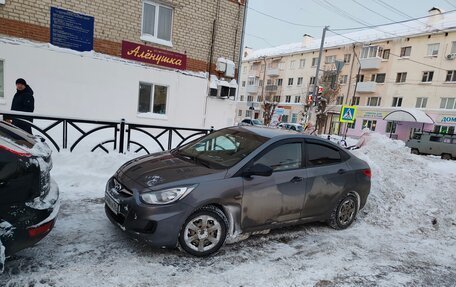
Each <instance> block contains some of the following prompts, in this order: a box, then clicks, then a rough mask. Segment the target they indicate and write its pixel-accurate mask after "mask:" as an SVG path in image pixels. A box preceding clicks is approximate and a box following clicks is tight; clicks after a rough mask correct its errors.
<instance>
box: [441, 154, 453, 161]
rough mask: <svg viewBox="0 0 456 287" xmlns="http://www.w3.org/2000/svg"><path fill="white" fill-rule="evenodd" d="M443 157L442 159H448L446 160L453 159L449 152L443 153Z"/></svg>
mask: <svg viewBox="0 0 456 287" xmlns="http://www.w3.org/2000/svg"><path fill="white" fill-rule="evenodd" d="M441 158H442V159H446V160H450V159H451V154H449V153H444V154H442V156H441Z"/></svg>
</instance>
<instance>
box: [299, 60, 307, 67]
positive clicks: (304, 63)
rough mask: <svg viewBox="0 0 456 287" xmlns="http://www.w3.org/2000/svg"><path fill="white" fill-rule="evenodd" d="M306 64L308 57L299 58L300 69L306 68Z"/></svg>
mask: <svg viewBox="0 0 456 287" xmlns="http://www.w3.org/2000/svg"><path fill="white" fill-rule="evenodd" d="M305 66H306V59H300V60H299V68H300V69H304V67H305Z"/></svg>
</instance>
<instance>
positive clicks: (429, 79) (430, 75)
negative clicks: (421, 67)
mask: <svg viewBox="0 0 456 287" xmlns="http://www.w3.org/2000/svg"><path fill="white" fill-rule="evenodd" d="M425 77H426V79H425ZM433 79H434V71H424V72H423V76H422V77H421V82H422V83H431V82H432V80H433Z"/></svg>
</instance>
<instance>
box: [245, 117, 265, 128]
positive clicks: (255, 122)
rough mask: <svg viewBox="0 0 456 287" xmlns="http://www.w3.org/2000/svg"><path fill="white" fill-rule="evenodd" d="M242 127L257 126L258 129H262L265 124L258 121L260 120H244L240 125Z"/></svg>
mask: <svg viewBox="0 0 456 287" xmlns="http://www.w3.org/2000/svg"><path fill="white" fill-rule="evenodd" d="M239 125H240V126H257V127H262V126H264V125H263V122H262V121H260V120H258V119H243V120H242V121H241V122H240V123H239Z"/></svg>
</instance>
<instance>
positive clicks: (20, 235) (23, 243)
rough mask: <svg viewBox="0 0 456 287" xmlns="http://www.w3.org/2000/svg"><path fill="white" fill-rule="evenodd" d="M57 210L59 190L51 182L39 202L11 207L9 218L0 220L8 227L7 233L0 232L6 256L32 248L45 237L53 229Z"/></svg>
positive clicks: (58, 208) (58, 207)
mask: <svg viewBox="0 0 456 287" xmlns="http://www.w3.org/2000/svg"><path fill="white" fill-rule="evenodd" d="M59 210H60V200H59V189H58V186H57V184H56V183H55V182H54V181H51V187H50V191H49V193H48V195H47V196H46V197H45V198H42V199H40V201H39V202H38V201H35V202H33V203H31V204H26V205H24V206H20V207H18V206H14V207H11V209H10V212H9V213H8V214H9V215H10V216H6V217H3V218H2V220H3V221H4V222H7V223H9V225H10V227H9V228H8V230H7V232H6V231H4V232H1V231H2V230H0V240H1V241H2V244H3V245H4V246H5V248H6V255H7V256H9V255H12V254H14V253H16V252H18V251H20V250H22V249H24V248H27V247H30V246H33V245H35V244H36V243H37V242H39V241H40V240H42V239H43V238H44V237H46V235H48V234H49V233H50V232H51V230H52V229H53V228H54V225H55V222H56V220H57V215H58V213H59Z"/></svg>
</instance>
